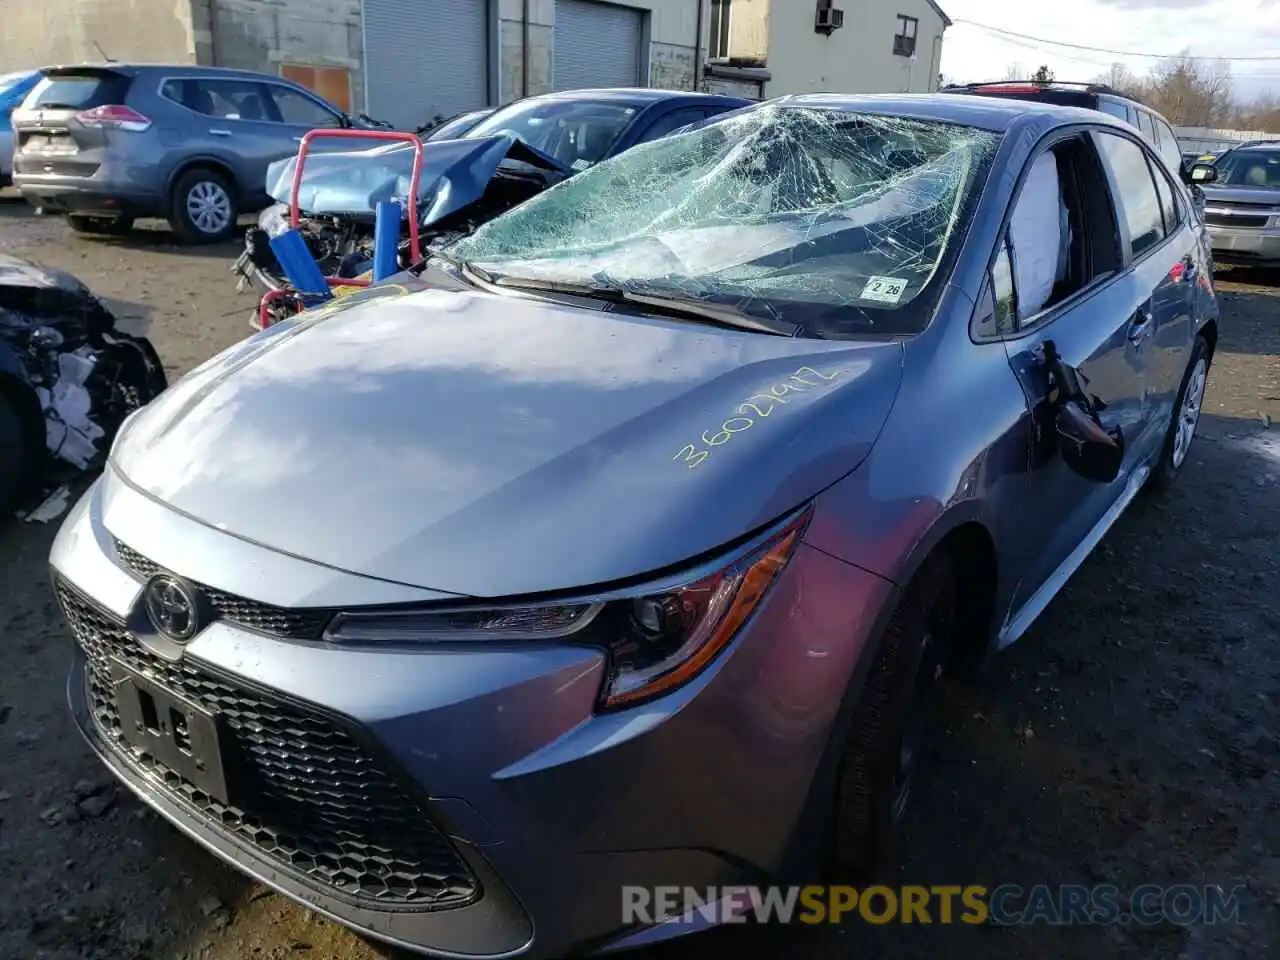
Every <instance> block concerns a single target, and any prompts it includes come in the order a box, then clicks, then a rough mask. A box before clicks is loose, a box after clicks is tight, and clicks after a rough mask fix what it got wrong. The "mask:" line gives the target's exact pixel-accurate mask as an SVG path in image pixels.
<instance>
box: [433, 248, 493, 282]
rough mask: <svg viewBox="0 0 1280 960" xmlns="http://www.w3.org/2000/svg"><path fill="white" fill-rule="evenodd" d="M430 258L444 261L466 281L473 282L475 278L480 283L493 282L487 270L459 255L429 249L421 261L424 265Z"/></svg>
mask: <svg viewBox="0 0 1280 960" xmlns="http://www.w3.org/2000/svg"><path fill="white" fill-rule="evenodd" d="M431 260H442V261H444V262H445V263H447V264H448V265H449V266H451V267H453V269H454V270H456V271H458V273H460V274H462V278H463V279H464V280H466V281H468V282H471V283H474V282H475V281H477V280H478V281H479V282H480V283H487V284H492V283H493V282H494V280H493V277H492V276H491V275H490V274H489V272H488V271H486V270H481V269H480V268H479V267H473V266H472V265H471V264H470V263H468V262H467V261H466V260H463V259H462V258H461V257H455V256H454V255H453V254H452V253H445V252H444V251H443V250H429V251H427V256H426V259H425V260H424V261H423V263H424V265H425V264H426V263H428V262H430V261H431Z"/></svg>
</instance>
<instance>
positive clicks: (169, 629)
mask: <svg viewBox="0 0 1280 960" xmlns="http://www.w3.org/2000/svg"><path fill="white" fill-rule="evenodd" d="M145 601H146V605H147V615H148V616H150V617H151V622H152V623H153V624H154V625H155V628H156V629H157V630H159V631H160V632H161V633H162V634H164V635H165V636H166V637H168V638H169V639H170V640H173V641H174V642H175V643H186V642H187V641H188V640H190V639H191V638H192V637H194V636H195V635H196V632H197V631H198V630H199V629H200V617H199V607H198V606H197V603H196V597H195V594H194V593H193V592H192V590H191V588H190V587H188V586H187V585H186V584H185V583H183V582H182V581H181V580H178V579H176V578H174V577H170V576H168V575H165V574H161V575H160V576H158V577H152V578H151V581H150V582H149V583H148V584H147V589H146V596H145Z"/></svg>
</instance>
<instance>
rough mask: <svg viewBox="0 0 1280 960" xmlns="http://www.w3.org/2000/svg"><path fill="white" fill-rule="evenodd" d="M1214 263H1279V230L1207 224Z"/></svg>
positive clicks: (1259, 264) (1260, 264)
mask: <svg viewBox="0 0 1280 960" xmlns="http://www.w3.org/2000/svg"><path fill="white" fill-rule="evenodd" d="M1209 237H1210V240H1211V241H1212V243H1213V259H1214V262H1216V263H1224V264H1238V265H1249V264H1256V265H1258V266H1262V265H1266V264H1273V263H1277V262H1280V229H1275V228H1268V227H1226V226H1219V225H1216V224H1209Z"/></svg>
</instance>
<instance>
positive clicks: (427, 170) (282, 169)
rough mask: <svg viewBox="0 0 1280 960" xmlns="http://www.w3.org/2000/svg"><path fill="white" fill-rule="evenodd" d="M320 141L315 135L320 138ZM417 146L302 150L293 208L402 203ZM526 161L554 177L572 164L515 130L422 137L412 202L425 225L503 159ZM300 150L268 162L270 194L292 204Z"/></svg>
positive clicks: (330, 209) (463, 203) (463, 198)
mask: <svg viewBox="0 0 1280 960" xmlns="http://www.w3.org/2000/svg"><path fill="white" fill-rule="evenodd" d="M322 143H324V141H323V140H318V141H317V144H322ZM413 159H414V147H413V145H412V144H408V143H394V142H393V143H391V144H389V145H385V146H380V147H372V148H366V149H362V150H343V151H334V150H329V151H326V152H323V153H314V154H308V155H307V161H306V163H304V164H303V165H302V183H301V184H300V185H299V187H298V208H299V210H301V211H302V212H304V213H308V214H324V215H331V216H359V215H364V214H373V213H375V212H376V210H377V208H378V203H379V202H381V201H384V200H394V201H397V202H398V203H400V205H401V206H402V207H403V208H405V209H406V210H407V208H408V202H407V201H408V196H409V190H410V186H411V179H412V174H413ZM508 160H514V161H519V162H521V163H525V164H529V165H530V166H533V167H536V168H538V169H540V170H543V171H546V172H547V173H549V174H552V175H554V176H556V177H563V176H567V175H568V174H569V173H570V172H571V171H570V170H569V169H568V168H567V167H565V166H564V165H563V164H562V163H560V162H559V161H558V160H556V159H555V158H553V157H549V156H547V155H546V154H544V153H542V152H541V151H540V150H537V149H535V148H534V147H531V146H529V145H528V144H527V143H525V142H524V141H523V140H517V139H516V138H514V137H507V136H492V137H478V138H476V139H473V140H437V141H432V142H430V143H424V144H422V167H421V170H420V171H419V176H418V192H417V203H418V213H419V216H420V218H421V219H420V223H421V224H422V226H429V225H430V224H433V223H435V222H436V221H438V220H443V219H444V218H445V217H447V216H448V215H449V214H451V213H455V212H457V211H458V210H461V209H463V208H464V207H467V206H470V205H471V204H473V203H475V202H476V201H477V200H479V199H480V198H481V197H482V196H484V193H485V190H486V189H487V188H488V186H489V181H490V180H492V179H493V177H494V175H495V174H496V173H497V172H498V168H499V167H500V166H501V165H502V164H503V162H504V161H508ZM297 166H298V158H297V157H287V158H285V159H283V160H277V161H275V162H274V163H272V164H271V165H270V166H269V167H267V193H268V195H269V196H271V198H272V199H274V200H277V201H278V202H280V203H289V202H290V196H291V194H292V192H293V176H294V171H295V170H296V169H297Z"/></svg>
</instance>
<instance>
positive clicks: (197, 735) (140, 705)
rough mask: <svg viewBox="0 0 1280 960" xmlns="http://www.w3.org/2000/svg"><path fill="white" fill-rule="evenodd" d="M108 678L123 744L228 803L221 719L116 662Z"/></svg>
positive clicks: (220, 801) (230, 795) (114, 661)
mask: <svg viewBox="0 0 1280 960" xmlns="http://www.w3.org/2000/svg"><path fill="white" fill-rule="evenodd" d="M111 680H112V686H113V688H114V692H115V699H116V710H117V711H118V713H119V716H120V735H121V737H122V738H123V739H124V741H125V742H126V743H127V744H129V745H130V746H132V747H135V748H136V749H138V750H141V751H143V752H144V753H147V754H149V755H150V756H151V757H153V758H154V759H155V760H156V762H157V763H160V764H162V765H163V766H165V767H167V768H169V769H170V770H172V771H173V772H174V773H176V774H178V776H180V777H182V778H183V779H184V780H187V781H189V782H190V783H191V784H192V785H193V786H195V787H196V789H198V790H200V791H201V792H203V793H206V794H208V795H209V796H210V797H212V798H213V799H214V800H217V801H218V802H219V803H221V804H224V805H228V806H229V805H231V802H232V792H231V789H230V785H229V779H230V778H229V777H228V775H227V774H228V769H227V764H226V759H225V757H226V755H225V752H224V750H223V745H224V742H225V739H226V738H225V737H224V736H223V721H222V720H221V718H219V717H218V716H217V715H216V714H214V713H211V712H210V711H208V710H206V709H204V708H203V707H201V706H200V705H199V704H196V703H193V702H192V701H190V700H188V699H187V698H186V697H184V696H182V695H181V694H178V693H176V692H174V691H173V690H170V689H168V688H167V687H165V686H163V685H162V684H158V683H156V682H155V681H154V680H151V679H150V678H149V677H145V676H143V675H142V674H140V673H138V672H137V671H136V670H134V669H132V668H130V667H129V666H127V665H125V664H124V663H122V662H120V661H119V660H116V659H113V660H112V661H111Z"/></svg>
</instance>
